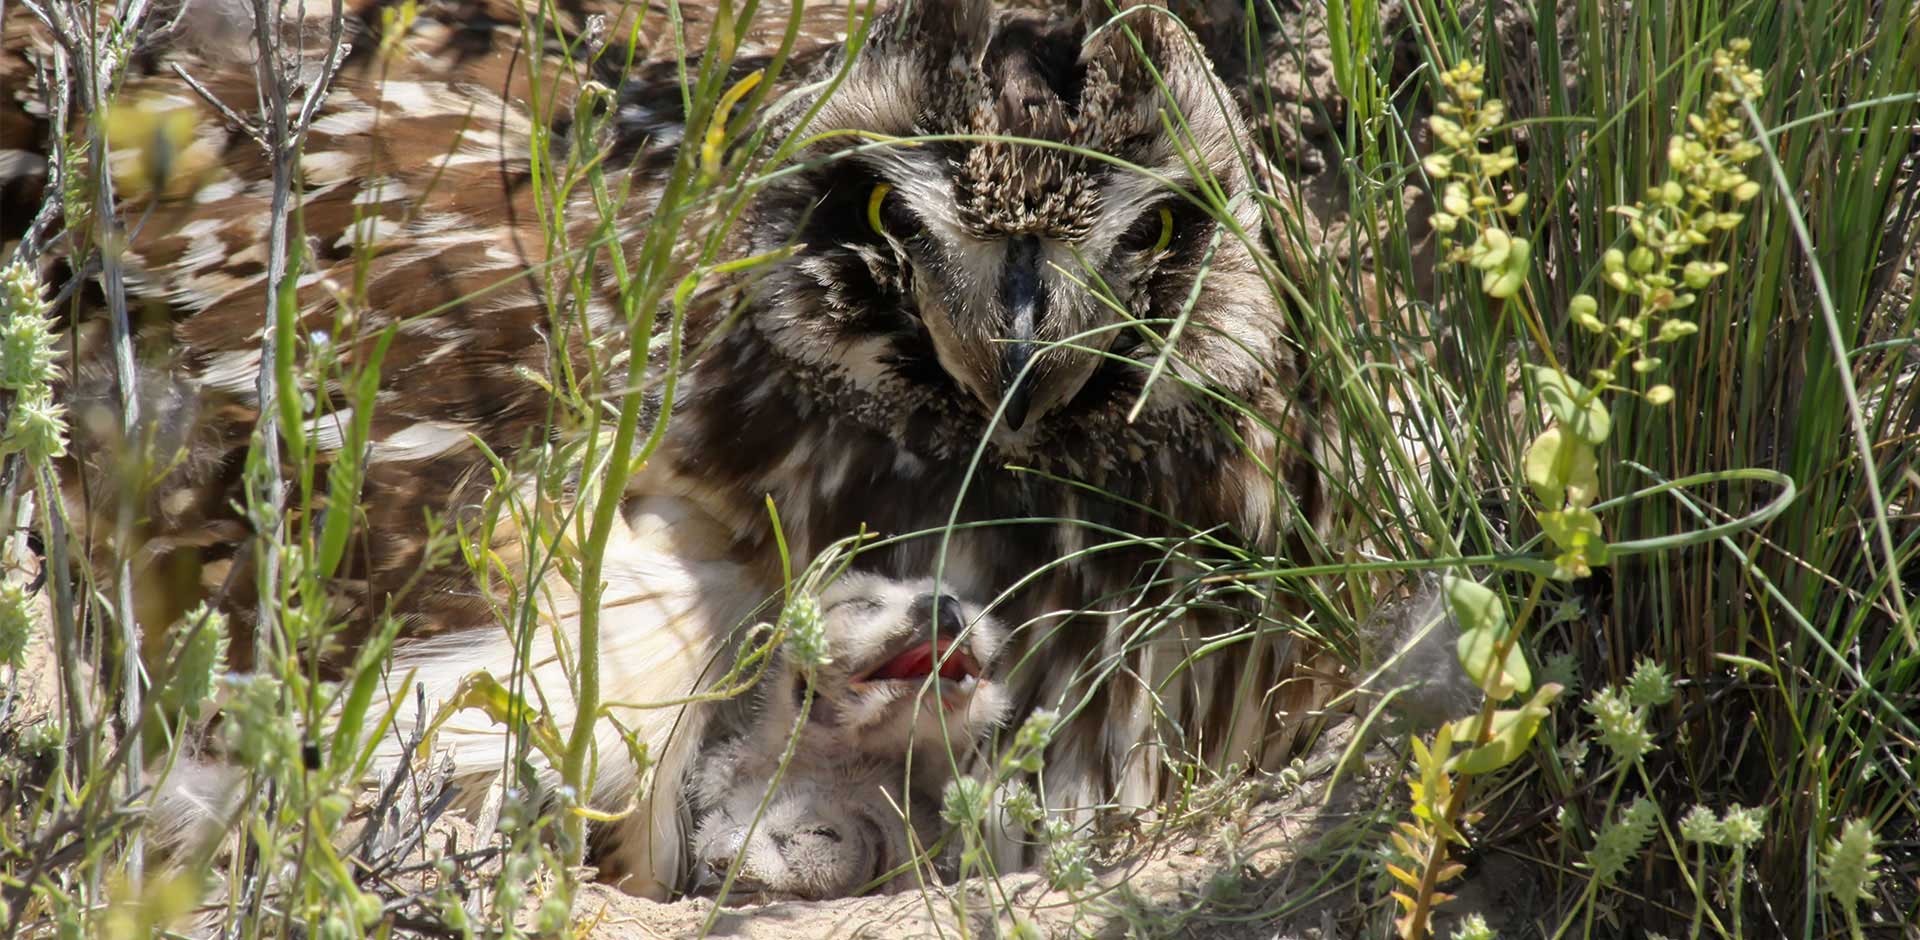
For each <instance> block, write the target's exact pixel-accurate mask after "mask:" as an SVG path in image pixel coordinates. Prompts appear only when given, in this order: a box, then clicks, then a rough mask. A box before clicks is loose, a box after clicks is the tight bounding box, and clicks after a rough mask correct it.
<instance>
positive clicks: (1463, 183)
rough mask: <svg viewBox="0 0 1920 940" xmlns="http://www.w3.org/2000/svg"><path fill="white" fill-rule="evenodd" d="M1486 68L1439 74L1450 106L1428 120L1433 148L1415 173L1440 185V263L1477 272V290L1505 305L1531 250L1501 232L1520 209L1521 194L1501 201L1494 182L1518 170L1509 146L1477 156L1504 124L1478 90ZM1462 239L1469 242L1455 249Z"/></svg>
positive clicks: (1502, 112)
mask: <svg viewBox="0 0 1920 940" xmlns="http://www.w3.org/2000/svg"><path fill="white" fill-rule="evenodd" d="M1485 78H1486V67H1485V66H1482V65H1479V64H1476V63H1471V62H1465V63H1461V64H1460V65H1456V66H1454V67H1453V68H1451V69H1448V70H1447V71H1445V72H1443V73H1441V75H1440V83H1441V84H1442V85H1444V86H1445V87H1446V89H1447V94H1448V96H1449V100H1447V101H1442V102H1440V103H1439V104H1438V105H1437V106H1436V110H1438V111H1439V112H1440V113H1439V114H1436V115H1434V116H1433V117H1431V118H1429V119H1428V120H1427V127H1428V129H1429V130H1431V131H1432V132H1433V139H1434V140H1435V141H1437V142H1438V143H1439V145H1440V147H1439V149H1437V150H1435V151H1434V152H1433V153H1432V154H1431V155H1429V156H1428V157H1427V158H1426V159H1425V160H1424V161H1421V166H1422V167H1423V168H1425V169H1426V171H1427V175H1428V176H1430V177H1432V178H1433V179H1435V180H1444V181H1445V185H1444V186H1443V187H1442V188H1441V192H1440V209H1439V211H1437V212H1435V213H1434V214H1433V228H1434V231H1437V232H1439V233H1440V238H1441V246H1442V247H1443V248H1445V249H1446V250H1447V255H1446V257H1447V260H1448V261H1452V262H1464V263H1466V264H1470V265H1472V266H1473V267H1474V268H1475V269H1477V270H1478V271H1479V272H1480V287H1481V289H1482V290H1484V291H1486V293H1487V295H1488V296H1490V297H1497V298H1503V299H1504V298H1507V297H1512V296H1513V295H1515V294H1517V293H1519V292H1520V288H1521V286H1522V285H1524V284H1525V283H1526V279H1527V270H1528V266H1529V264H1530V263H1531V262H1532V260H1533V243H1532V242H1530V241H1528V240H1527V239H1526V238H1524V237H1521V236H1518V235H1514V234H1512V233H1510V232H1508V231H1507V228H1506V221H1505V220H1506V219H1509V218H1516V217H1518V216H1519V215H1520V213H1521V212H1522V211H1523V210H1525V209H1526V206H1527V194H1526V193H1520V194H1518V195H1515V196H1512V197H1508V196H1507V195H1506V194H1505V192H1504V191H1503V190H1502V188H1501V186H1500V182H1499V180H1500V177H1502V176H1504V175H1506V174H1507V173H1508V172H1509V171H1511V170H1512V169H1513V168H1514V167H1516V166H1518V165H1519V163H1520V159H1519V157H1517V156H1515V155H1514V149H1513V147H1512V146H1511V145H1508V146H1506V147H1502V148H1500V149H1498V150H1493V151H1488V150H1483V149H1481V144H1482V142H1484V141H1485V140H1486V138H1487V136H1488V135H1489V134H1491V133H1493V131H1494V129H1495V128H1497V127H1499V126H1500V124H1501V122H1503V121H1505V120H1506V118H1507V106H1506V104H1505V103H1504V102H1502V101H1501V100H1500V99H1498V98H1487V97H1486V93H1485V92H1484V91H1483V90H1482V89H1481V87H1480V85H1481V82H1482V81H1483V80H1485ZM1456 233H1458V236H1460V237H1463V236H1465V235H1469V234H1470V235H1472V236H1473V240H1472V241H1470V242H1466V243H1464V244H1461V243H1460V240H1461V238H1460V237H1456Z"/></svg>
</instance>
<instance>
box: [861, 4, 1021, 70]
mask: <svg viewBox="0 0 1920 940" xmlns="http://www.w3.org/2000/svg"><path fill="white" fill-rule="evenodd" d="M992 31H993V0H899V2H897V3H895V4H894V6H893V7H892V8H891V9H889V10H888V11H887V12H886V14H884V19H883V20H882V21H880V22H878V23H876V24H875V25H874V35H875V36H877V37H880V38H881V39H882V41H884V42H898V43H902V44H903V45H905V46H906V47H909V48H914V49H916V50H917V51H918V52H919V53H920V54H921V55H923V56H926V60H927V61H933V62H938V61H941V60H943V59H951V58H953V57H955V56H959V57H960V58H961V59H962V60H963V61H965V62H966V63H968V64H974V63H977V62H978V61H979V59H980V56H981V55H982V53H983V52H984V51H985V50H986V46H987V37H988V35H989V34H990V33H991V32H992Z"/></svg>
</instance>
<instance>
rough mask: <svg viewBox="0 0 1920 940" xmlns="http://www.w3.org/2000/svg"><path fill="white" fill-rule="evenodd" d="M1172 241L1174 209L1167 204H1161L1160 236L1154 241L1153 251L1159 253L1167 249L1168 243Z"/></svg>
mask: <svg viewBox="0 0 1920 940" xmlns="http://www.w3.org/2000/svg"><path fill="white" fill-rule="evenodd" d="M1172 241H1173V210H1172V209H1169V208H1167V207H1166V206H1161V207H1160V237H1159V239H1157V240H1156V241H1154V243H1153V253H1154V254H1156V255H1157V254H1159V253H1161V252H1163V251H1166V250H1167V245H1168V244H1170V243H1171V242H1172Z"/></svg>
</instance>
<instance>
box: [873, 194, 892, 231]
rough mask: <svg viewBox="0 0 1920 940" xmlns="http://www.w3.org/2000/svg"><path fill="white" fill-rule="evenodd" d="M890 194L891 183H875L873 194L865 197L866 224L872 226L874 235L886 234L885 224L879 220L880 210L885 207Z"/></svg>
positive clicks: (882, 220)
mask: <svg viewBox="0 0 1920 940" xmlns="http://www.w3.org/2000/svg"><path fill="white" fill-rule="evenodd" d="M890 192H893V185H892V184H891V183H875V184H874V186H873V194H872V195H870V196H868V197H867V224H868V225H870V226H873V233H874V234H875V235H885V234H887V223H886V221H885V220H884V219H883V218H881V215H880V210H881V209H883V208H885V207H886V204H887V194H888V193H890Z"/></svg>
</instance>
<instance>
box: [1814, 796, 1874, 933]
mask: <svg viewBox="0 0 1920 940" xmlns="http://www.w3.org/2000/svg"><path fill="white" fill-rule="evenodd" d="M1876 841H1877V840H1876V838H1875V837H1874V834H1873V827H1872V826H1871V825H1869V824H1868V823H1867V821H1866V820H1864V819H1849V820H1847V822H1846V824H1845V825H1843V826H1841V827H1840V835H1839V836H1837V837H1834V838H1830V839H1828V840H1827V844H1826V847H1825V848H1823V849H1821V850H1820V868H1819V871H1820V890H1822V891H1824V892H1826V894H1827V896H1828V897H1830V898H1833V899H1834V900H1835V901H1838V902H1839V903H1840V904H1841V906H1843V907H1845V908H1846V909H1847V913H1848V915H1849V916H1851V915H1852V913H1853V909H1854V907H1855V906H1857V905H1858V904H1859V903H1860V902H1861V901H1871V900H1873V883H1874V882H1875V881H1878V880H1879V878H1880V872H1879V870H1878V869H1877V868H1875V866H1877V865H1879V864H1880V862H1881V861H1883V859H1882V858H1881V857H1880V853H1878V852H1875V851H1874V842H1876Z"/></svg>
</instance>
